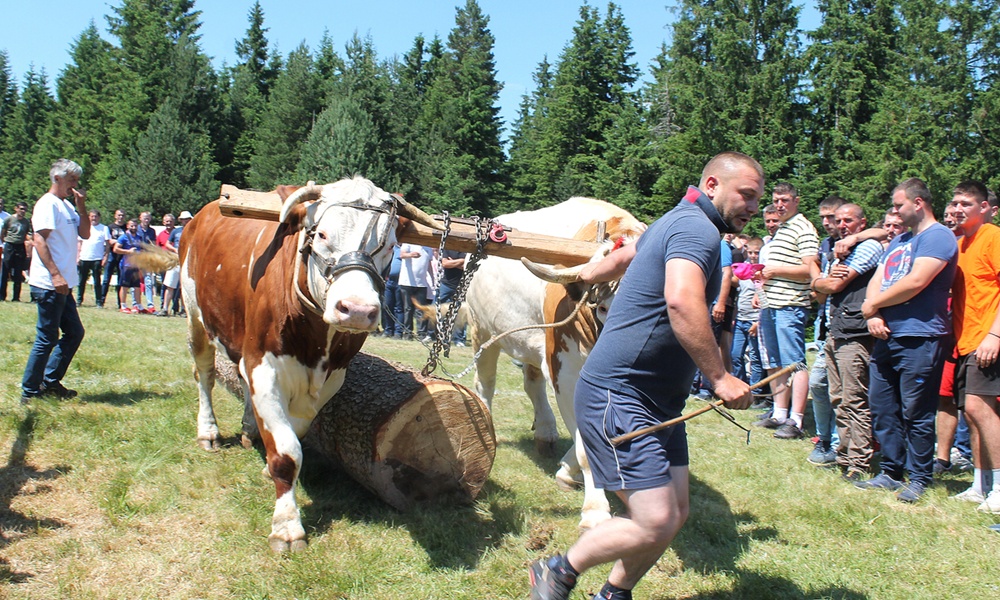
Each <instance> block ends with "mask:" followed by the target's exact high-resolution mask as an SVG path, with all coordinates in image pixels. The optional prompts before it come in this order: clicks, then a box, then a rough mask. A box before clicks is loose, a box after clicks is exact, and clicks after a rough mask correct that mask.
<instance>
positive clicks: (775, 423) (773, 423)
mask: <svg viewBox="0 0 1000 600" xmlns="http://www.w3.org/2000/svg"><path fill="white" fill-rule="evenodd" d="M753 424H754V427H765V428H767V429H777V428H779V427H781V426H782V425H784V424H785V421H783V420H780V419H775V418H774V417H771V416H767V417H763V418H761V419H760V420H759V421H754V423H753Z"/></svg>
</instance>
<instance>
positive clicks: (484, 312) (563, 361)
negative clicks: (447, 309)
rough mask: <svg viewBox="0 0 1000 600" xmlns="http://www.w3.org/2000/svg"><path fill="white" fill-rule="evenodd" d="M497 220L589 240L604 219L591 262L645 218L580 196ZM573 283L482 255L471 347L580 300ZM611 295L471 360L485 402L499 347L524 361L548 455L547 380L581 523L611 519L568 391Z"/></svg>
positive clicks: (540, 440) (567, 482) (561, 477)
mask: <svg viewBox="0 0 1000 600" xmlns="http://www.w3.org/2000/svg"><path fill="white" fill-rule="evenodd" d="M497 220H498V221H499V222H500V223H502V224H504V225H506V226H509V227H512V228H514V229H518V230H520V231H525V232H531V233H539V234H545V235H552V236H558V237H566V238H576V239H580V240H590V241H594V240H595V238H596V234H597V224H598V222H599V221H603V222H604V223H605V224H606V232H607V233H606V235H607V241H605V243H604V244H603V245H602V247H601V249H600V250H599V251H598V253H597V254H596V255H595V256H594V257H592V260H597V259H600V258H602V257H603V256H605V255H606V254H607V253H608V252H609V251H611V249H612V247H613V246H614V244H615V242H616V241H618V240H619V238H624V241H626V242H632V241H634V239H635V238H637V237H638V236H639V235H640V234H641V233H642V232H643V231H645V229H646V225H645V224H643V223H642V222H640V221H638V220H637V219H636V218H635V217H633V216H632V215H631V214H629V213H628V212H627V211H625V210H623V209H621V208H619V207H617V206H615V205H613V204H609V203H607V202H604V201H601V200H594V199H592V198H580V197H575V198H570V199H569V200H567V201H565V202H561V203H559V204H556V205H555V206H550V207H547V208H542V209H539V210H534V211H520V212H516V213H512V214H509V215H502V216H500V217H497ZM573 286H576V289H574V288H573ZM579 286H580V284H572V285H571V286H562V285H557V284H551V283H547V282H545V281H542V280H541V279H539V278H537V277H535V276H534V275H532V274H531V273H530V272H529V271H528V270H527V269H526V268H525V267H524V266H523V265H522V264H521V263H520V262H518V261H515V260H509V259H504V258H498V257H495V256H491V257H489V258H487V259H485V260H484V261H483V262H482V263H481V264H480V267H479V270H478V271H477V272H476V276H475V277H473V278H472V283H471V285H470V286H469V290H468V295H467V297H466V306H467V308H468V315H469V316H468V319H469V326H470V327H469V332H470V340H471V342H472V345H473V349H474V350H476V351H478V350H479V349H480V348H481V347H482V346H483V345H484V344H485V343H486V342H487V341H488V340H489V339H490V338H491V337H493V336H495V335H499V334H501V333H504V332H506V331H510V330H512V329H515V328H518V327H524V326H527V325H533V324H535V325H537V324H541V323H547V324H551V323H557V322H559V321H562V320H563V319H564V318H565V317H567V316H568V315H569V314H570V313H571V312H572V310H573V308H574V307H575V305H576V303H577V302H576V300H578V299H579V294H580V292H581V289H580V287H579ZM582 291H586V290H582ZM605 291H606V290H605ZM611 300H612V296H611V295H609V294H607V293H605V294H603V299H602V301H601V302H600V303H599V304H598V305H596V306H585V307H584V308H583V309H582V310H581V311H580V313H579V314H578V315H577V317H575V318H574V319H573V320H572V321H570V322H569V323H567V324H566V325H563V326H561V327H559V328H555V329H552V328H549V329H529V330H526V331H521V332H517V333H514V334H511V335H508V336H506V337H504V338H502V339H501V340H499V341H498V342H497V343H495V344H493V345H491V346H489V347H488V348H486V349H485V350H484V351H483V352H482V354H481V355H480V356H479V358H478V360H477V361H476V377H475V385H476V391H477V392H478V393H479V395H480V396H482V398H483V400H485V401H486V403H487V405H491V404H492V399H493V394H494V392H495V389H496V372H497V360H498V359H499V356H500V352H501V351H502V352H504V353H506V354H508V355H509V356H511V357H513V358H514V359H516V360H518V361H520V362H522V363H523V364H524V367H523V376H524V391H525V393H527V394H528V397H529V398H530V399H531V402H532V404H533V406H534V411H535V417H534V425H533V428H534V430H535V444H536V446H537V448H538V450H539V452H541V453H543V454H549V455H551V454H552V453H554V451H555V444H556V441H557V440H558V439H559V434H558V431H557V429H556V420H555V415H554V414H553V412H552V408H551V407H550V406H549V403H548V399H547V397H546V382H548V383H549V384H551V385H552V389H553V391H554V392H555V396H556V403H557V405H558V406H559V412H560V413H561V414H562V418H563V423H565V425H566V429H567V430H568V431H569V433H570V435H571V436H573V438H574V441H575V443H574V444H573V447H571V448H570V449H569V451H568V452H567V453H566V454H565V455H564V456H563V457H562V459H561V461H560V463H561V464H560V468H559V471H558V472H557V473H556V480H557V481H558V482H559V484H560V485H561V486H563V487H574V486H576V485H578V484H579V483H580V480H581V479H582V481H583V484H584V503H583V509H582V514H581V521H580V526H581V527H593V526H594V525H597V524H598V523H600V522H601V521H603V520H605V519H608V518H609V517H610V512H609V511H610V508H609V505H608V501H607V498H606V497H605V495H604V492H603V490H600V489H597V488H596V487H595V486H594V481H593V478H592V477H591V474H590V468H589V465H588V464H587V459H586V455H585V454H584V452H583V445H582V444H581V443H579V440H578V439H577V437H576V416H575V414H574V412H573V393H574V391H575V390H576V381H577V378H578V377H579V375H580V369H581V368H582V367H583V364H584V361H586V359H587V356H588V355H589V353H590V350H591V349H592V348H593V346H594V343H595V341H596V339H597V335H598V332H599V329H600V326H601V324H602V323H603V320H604V317H605V316H606V315H607V309H608V307H609V306H610V302H611Z"/></svg>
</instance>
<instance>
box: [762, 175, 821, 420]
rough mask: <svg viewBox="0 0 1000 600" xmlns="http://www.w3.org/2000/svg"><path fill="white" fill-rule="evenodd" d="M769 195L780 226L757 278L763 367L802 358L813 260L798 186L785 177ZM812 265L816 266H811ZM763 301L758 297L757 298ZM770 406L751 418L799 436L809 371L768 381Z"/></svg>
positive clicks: (813, 244) (812, 230)
mask: <svg viewBox="0 0 1000 600" xmlns="http://www.w3.org/2000/svg"><path fill="white" fill-rule="evenodd" d="M772 200H773V201H774V205H775V207H776V208H777V209H778V218H780V219H781V226H780V227H778V230H777V231H776V232H775V233H774V238H773V239H772V240H771V241H770V243H768V245H767V248H768V251H767V259H766V261H765V262H764V270H763V271H761V278H762V279H763V281H764V295H765V296H766V299H767V302H766V307H764V308H761V311H760V332H761V340H762V341H763V343H764V345H765V347H766V348H767V360H768V362H767V364H766V365H765V366H766V367H767V369H768V372H769V373H774V372H776V371H778V370H779V369H782V368H784V367H787V366H789V365H793V364H797V363H801V364H803V365H804V364H805V362H806V337H805V328H806V319H807V318H808V316H809V304H810V298H809V291H810V290H809V281H810V269H811V268H812V266H813V264H815V263H817V262H818V252H819V235H818V234H817V233H816V227H815V226H814V225H813V224H812V223H810V222H809V219H807V218H806V217H805V216H804V215H802V214H801V213H800V212H799V196H798V191H797V190H796V189H795V186H793V185H792V184H790V183H786V182H781V183H778V184H777V185H775V186H774V192H773V193H772ZM817 268H818V267H817ZM762 305H763V303H762ZM771 385H772V388H771V389H772V390H776V391H775V394H774V412H773V414H772V415H771V416H770V417H768V418H765V419H761V420H760V421H758V422H757V423H756V424H757V425H759V426H762V427H767V428H770V429H776V431H775V432H774V437H776V438H779V439H799V438H802V437H805V433H804V432H803V431H802V419H803V417H804V416H805V411H806V399H807V398H808V395H809V371H807V370H805V369H802V370H800V371H797V372H795V373H794V374H793V375H791V376H789V375H785V376H784V377H782V378H779V379H777V380H775V381H774V382H772V384H771Z"/></svg>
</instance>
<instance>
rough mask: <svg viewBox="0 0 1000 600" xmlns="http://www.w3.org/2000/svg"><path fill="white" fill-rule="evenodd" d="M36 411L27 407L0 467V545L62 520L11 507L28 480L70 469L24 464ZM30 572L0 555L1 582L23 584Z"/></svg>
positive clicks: (40, 487)
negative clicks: (14, 568) (42, 468)
mask: <svg viewBox="0 0 1000 600" xmlns="http://www.w3.org/2000/svg"><path fill="white" fill-rule="evenodd" d="M35 414H36V413H35V411H34V410H33V409H29V410H28V412H27V414H26V415H25V417H24V420H23V421H22V422H21V425H20V426H19V427H18V430H17V439H15V440H14V444H13V445H12V446H11V450H10V456H9V458H8V459H7V464H6V465H5V466H3V467H0V548H3V547H5V546H7V545H8V544H10V543H11V542H12V541H13V539H12V538H20V537H23V536H25V535H27V534H28V533H30V532H37V531H40V530H44V529H58V528H60V527H63V526H64V525H65V523H63V522H62V521H59V520H58V519H45V518H39V517H34V516H28V515H24V514H21V513H19V512H16V511H14V510H12V509H11V507H10V505H11V502H13V500H14V498H15V497H16V496H18V495H19V494H21V493H22V491H23V490H24V488H25V485H26V484H27V483H28V482H41V481H49V480H53V479H56V478H58V477H60V476H62V475H63V473H66V472H69V469H70V467H68V466H65V465H59V466H58V467H56V468H55V469H47V470H45V471H39V470H38V469H36V468H34V467H32V466H29V465H27V464H26V463H25V457H26V456H27V454H28V447H29V446H30V445H31V440H32V438H33V437H34V433H35V420H36V417H35ZM47 489H48V486H45V485H37V486H36V487H35V489H34V490H33V491H32V492H31V493H36V494H37V493H40V492H45V491H46V490H47ZM32 576H33V575H32V574H30V573H21V572H16V571H12V570H11V569H10V567H9V563H8V562H7V561H6V560H5V559H3V558H0V581H6V582H9V583H23V582H24V581H27V580H28V579H29V578H30V577H32Z"/></svg>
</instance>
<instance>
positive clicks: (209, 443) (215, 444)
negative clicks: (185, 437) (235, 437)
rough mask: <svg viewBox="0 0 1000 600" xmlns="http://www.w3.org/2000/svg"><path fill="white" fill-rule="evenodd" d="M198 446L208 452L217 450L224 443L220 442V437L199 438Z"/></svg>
mask: <svg viewBox="0 0 1000 600" xmlns="http://www.w3.org/2000/svg"><path fill="white" fill-rule="evenodd" d="M198 447H199V448H201V449H202V450H205V451H207V452H216V451H217V450H218V449H219V448H221V447H222V444H221V443H220V442H219V438H213V439H210V440H206V439H199V440H198Z"/></svg>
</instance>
